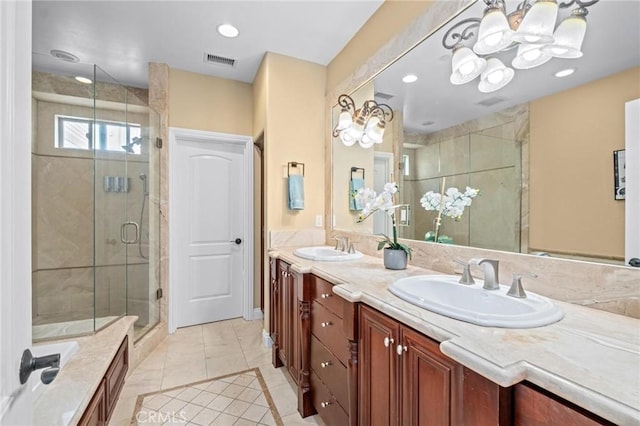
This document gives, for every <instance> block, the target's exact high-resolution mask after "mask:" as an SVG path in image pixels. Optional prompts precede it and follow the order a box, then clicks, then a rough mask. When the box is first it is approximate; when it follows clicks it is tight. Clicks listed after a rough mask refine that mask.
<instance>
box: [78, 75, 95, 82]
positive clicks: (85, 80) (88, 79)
mask: <svg viewBox="0 0 640 426" xmlns="http://www.w3.org/2000/svg"><path fill="white" fill-rule="evenodd" d="M76 80H78V81H79V82H80V83H84V84H91V83H93V81H91V79H90V78H87V77H81V76H77V77H76Z"/></svg>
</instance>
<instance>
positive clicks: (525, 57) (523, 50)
mask: <svg viewBox="0 0 640 426" xmlns="http://www.w3.org/2000/svg"><path fill="white" fill-rule="evenodd" d="M543 47H544V46H543V45H541V44H521V45H520V46H518V51H517V53H516V57H515V58H514V59H513V61H512V62H511V66H512V67H514V68H516V69H519V70H528V69H531V68H535V67H538V66H540V65H542V64H545V63H547V62H549V60H551V55H549V54H547V53H545V52H544V51H543Z"/></svg>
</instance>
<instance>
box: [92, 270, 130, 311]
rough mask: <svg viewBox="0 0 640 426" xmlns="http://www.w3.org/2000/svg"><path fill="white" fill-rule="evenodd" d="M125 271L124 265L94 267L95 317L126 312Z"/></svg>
mask: <svg viewBox="0 0 640 426" xmlns="http://www.w3.org/2000/svg"><path fill="white" fill-rule="evenodd" d="M126 273H127V271H126V268H125V266H124V265H116V266H97V267H96V268H95V274H96V277H95V280H96V317H105V316H113V315H116V316H117V315H122V314H124V313H125V312H126V306H127V305H126V297H127V289H126V279H127V276H126Z"/></svg>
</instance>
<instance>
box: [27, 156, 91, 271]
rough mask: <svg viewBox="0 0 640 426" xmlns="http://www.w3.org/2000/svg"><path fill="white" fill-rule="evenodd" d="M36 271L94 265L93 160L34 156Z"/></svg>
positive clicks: (34, 250) (34, 255)
mask: <svg viewBox="0 0 640 426" xmlns="http://www.w3.org/2000/svg"><path fill="white" fill-rule="evenodd" d="M32 167H33V183H32V193H33V195H32V203H33V206H32V210H33V222H32V223H33V229H32V238H33V241H32V242H33V268H34V269H36V270H37V269H51V268H61V267H77V266H90V265H92V264H93V238H92V235H93V191H92V188H93V165H92V162H91V160H86V159H79V158H61V157H45V156H33V157H32Z"/></svg>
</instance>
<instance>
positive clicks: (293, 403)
mask: <svg viewBox="0 0 640 426" xmlns="http://www.w3.org/2000/svg"><path fill="white" fill-rule="evenodd" d="M250 368H259V369H260V373H261V375H262V377H263V378H264V381H265V383H266V385H267V388H268V390H269V393H270V394H271V396H272V398H273V402H274V403H275V406H276V408H277V409H278V412H279V414H280V416H281V417H282V422H283V423H284V424H285V426H289V425H292V426H296V425H310V424H311V425H318V424H319V425H322V424H323V423H322V421H321V420H320V419H319V418H318V417H317V416H311V417H307V418H305V419H303V418H301V417H300V415H299V414H298V411H297V395H296V392H295V388H294V386H293V383H292V382H291V380H290V378H289V375H288V373H287V372H286V371H285V370H284V368H278V369H276V368H273V366H272V365H271V349H270V348H266V347H264V344H263V342H262V321H245V320H243V319H233V320H228V321H220V322H215V323H209V324H203V325H198V326H193V327H187V328H181V329H179V330H178V331H177V332H176V333H174V334H173V335H170V336H167V338H166V339H165V340H164V341H163V342H162V343H161V344H160V345H158V347H157V348H156V349H155V350H154V351H153V352H152V353H151V354H150V355H149V356H148V357H147V358H146V359H145V360H144V361H142V363H140V365H139V366H138V367H137V368H136V369H135V370H133V371H131V372H130V373H129V375H128V376H127V379H126V381H125V386H124V388H123V389H122V392H121V394H120V398H119V399H118V403H117V405H116V408H115V411H114V413H113V415H112V417H111V421H110V422H109V424H110V425H112V426H125V425H129V423H130V421H131V417H132V416H133V413H134V409H135V405H136V400H137V397H138V395H141V394H147V393H151V392H157V391H160V390H163V389H171V388H175V387H176V386H181V385H185V384H189V383H194V382H198V381H202V380H206V379H208V378H215V377H221V376H225V375H228V374H231V373H236V372H239V371H244V370H247V369H250ZM234 421H235V424H237V425H245V424H256V423H255V422H254V423H247V419H237V420H234ZM180 424H185V423H184V422H182V423H180ZM227 424H234V423H227Z"/></svg>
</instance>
